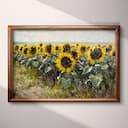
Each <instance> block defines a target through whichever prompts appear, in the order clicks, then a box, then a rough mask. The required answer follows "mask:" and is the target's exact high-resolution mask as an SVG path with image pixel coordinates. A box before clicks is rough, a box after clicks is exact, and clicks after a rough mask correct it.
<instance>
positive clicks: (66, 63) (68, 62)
mask: <svg viewBox="0 0 128 128" xmlns="http://www.w3.org/2000/svg"><path fill="white" fill-rule="evenodd" d="M61 64H62V66H63V67H64V68H69V67H71V65H72V61H71V59H70V58H68V57H63V58H62V59H61Z"/></svg>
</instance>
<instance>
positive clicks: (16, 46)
mask: <svg viewBox="0 0 128 128" xmlns="http://www.w3.org/2000/svg"><path fill="white" fill-rule="evenodd" d="M19 48H20V46H19V45H18V44H14V47H13V51H14V53H17V52H18V51H19Z"/></svg>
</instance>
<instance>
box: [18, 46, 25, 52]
mask: <svg viewBox="0 0 128 128" xmlns="http://www.w3.org/2000/svg"><path fill="white" fill-rule="evenodd" d="M23 48H24V45H22V44H21V45H20V46H19V49H18V52H19V53H22V50H23Z"/></svg>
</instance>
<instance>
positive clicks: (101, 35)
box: [8, 25, 120, 102]
mask: <svg viewBox="0 0 128 128" xmlns="http://www.w3.org/2000/svg"><path fill="white" fill-rule="evenodd" d="M8 45H9V47H8V51H9V52H8V57H9V58H8V61H9V64H8V68H9V70H8V80H9V82H8V101H9V102H13V101H18V102H19V101H23V102H25V101H37V102H38V101H66V102H67V101H87V102H119V101H120V93H119V92H120V90H119V83H120V75H119V74H120V73H119V71H120V62H119V61H120V50H119V48H120V26H119V25H108V26H107V25H74V26H72V25H66V26H65V25H57V26H54V25H51V26H46V25H35V26H32V25H24V26H22V25H15V26H11V25H10V26H8Z"/></svg>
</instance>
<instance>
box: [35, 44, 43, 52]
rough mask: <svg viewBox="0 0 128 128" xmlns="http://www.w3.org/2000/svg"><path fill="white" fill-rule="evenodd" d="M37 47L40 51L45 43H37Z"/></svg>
mask: <svg viewBox="0 0 128 128" xmlns="http://www.w3.org/2000/svg"><path fill="white" fill-rule="evenodd" d="M36 47H37V49H38V51H40V49H41V48H42V47H43V43H39V44H37V45H36Z"/></svg>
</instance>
